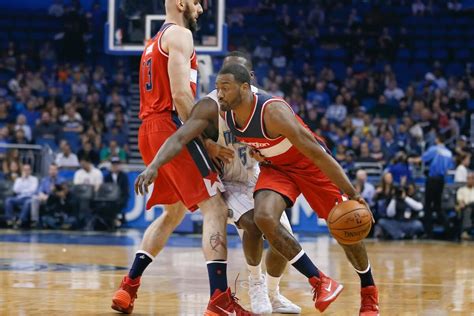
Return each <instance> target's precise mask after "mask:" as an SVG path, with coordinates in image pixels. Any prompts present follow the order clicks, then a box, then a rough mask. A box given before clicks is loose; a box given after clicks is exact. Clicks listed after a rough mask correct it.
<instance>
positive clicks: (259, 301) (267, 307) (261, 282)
mask: <svg viewBox="0 0 474 316" xmlns="http://www.w3.org/2000/svg"><path fill="white" fill-rule="evenodd" d="M249 297H250V306H251V307H252V312H254V313H258V314H271V313H272V304H271V303H270V299H269V298H268V290H267V282H266V280H265V276H264V275H261V276H260V279H252V278H251V277H250V276H249Z"/></svg>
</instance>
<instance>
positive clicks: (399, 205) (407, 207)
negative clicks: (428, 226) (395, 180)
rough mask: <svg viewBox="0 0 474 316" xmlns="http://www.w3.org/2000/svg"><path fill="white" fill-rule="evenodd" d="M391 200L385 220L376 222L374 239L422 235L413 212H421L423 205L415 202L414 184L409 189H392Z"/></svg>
mask: <svg viewBox="0 0 474 316" xmlns="http://www.w3.org/2000/svg"><path fill="white" fill-rule="evenodd" d="M393 190H394V192H393V194H392V198H391V199H390V202H389V204H388V206H387V216H386V218H381V219H379V220H378V222H377V224H376V225H375V227H374V237H376V238H389V239H394V240H398V239H407V238H413V237H417V236H418V237H419V236H421V235H422V234H423V231H424V230H423V224H422V223H421V221H420V220H419V219H417V218H415V216H413V212H417V213H419V212H420V211H422V210H423V204H422V203H421V202H419V201H417V200H416V198H415V196H414V195H415V193H416V188H415V186H414V184H411V185H410V186H409V187H407V188H404V187H394V188H393Z"/></svg>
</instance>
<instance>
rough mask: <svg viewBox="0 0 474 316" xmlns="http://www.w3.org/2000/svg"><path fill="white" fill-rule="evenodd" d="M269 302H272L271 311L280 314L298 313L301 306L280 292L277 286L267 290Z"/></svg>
mask: <svg viewBox="0 0 474 316" xmlns="http://www.w3.org/2000/svg"><path fill="white" fill-rule="evenodd" d="M268 296H269V297H270V302H271V303H272V312H273V313H280V314H299V313H301V307H299V306H298V305H296V304H294V303H293V302H292V301H290V300H289V299H287V298H286V297H284V296H283V295H281V294H280V291H279V287H278V288H277V290H276V291H270V292H268Z"/></svg>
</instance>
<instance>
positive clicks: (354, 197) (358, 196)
mask: <svg viewBox="0 0 474 316" xmlns="http://www.w3.org/2000/svg"><path fill="white" fill-rule="evenodd" d="M349 199H350V200H354V201H357V202H359V203H360V204H362V205H364V206H365V207H366V208H367V209H368V210H369V211H370V213H372V211H371V210H370V207H369V204H368V203H367V202H366V201H365V200H364V198H363V197H362V196H360V195H359V194H357V195H354V196H353V197H349ZM372 223H375V219H374V215H373V214H372Z"/></svg>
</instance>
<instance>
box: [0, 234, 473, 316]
mask: <svg viewBox="0 0 474 316" xmlns="http://www.w3.org/2000/svg"><path fill="white" fill-rule="evenodd" d="M140 236H141V233H139V232H134V231H129V232H123V233H116V234H90V233H89V234H85V233H71V232H66V233H57V232H54V233H51V232H50V233H48V232H14V231H9V230H0V315H1V316H4V315H21V316H23V315H117V314H116V313H115V312H114V311H112V310H111V309H110V301H111V296H112V294H113V292H114V290H115V289H116V287H117V286H118V284H119V282H120V279H121V277H122V275H124V274H125V273H126V272H127V270H128V269H127V267H128V265H129V264H130V263H131V261H132V260H133V257H134V251H135V250H136V249H137V247H138V243H139V241H140ZM300 240H301V241H302V244H303V247H304V248H305V250H306V251H307V252H308V253H309V255H310V256H311V258H313V259H314V261H315V262H316V263H317V264H318V266H319V267H320V269H322V270H323V271H324V272H325V273H327V274H329V275H331V276H332V277H334V278H336V279H337V280H339V281H340V282H342V283H343V284H344V285H345V289H344V291H343V292H342V294H341V296H340V297H339V298H338V300H337V301H336V302H335V303H333V305H331V307H330V308H329V309H328V310H327V311H326V312H325V313H324V315H358V307H359V282H358V281H359V280H358V277H357V276H356V274H355V272H354V271H353V270H352V268H351V266H350V265H349V263H348V262H347V261H346V259H345V257H344V254H343V252H342V250H341V249H340V248H339V246H337V244H335V243H334V241H333V240H331V239H330V238H328V237H327V236H319V237H317V238H314V237H300ZM229 245H230V247H232V248H231V249H230V250H229V273H228V276H229V280H230V283H231V284H232V288H234V280H235V278H236V277H237V275H238V274H239V273H240V276H239V279H238V280H237V296H239V297H240V298H241V302H243V304H244V305H246V306H249V305H248V303H249V302H248V296H247V290H246V282H245V281H246V278H247V273H246V269H245V265H244V258H243V255H242V252H241V249H240V244H239V241H238V239H236V238H235V237H231V238H230V240H229ZM199 246H200V240H199V238H198V237H181V236H175V237H173V238H172V239H171V240H170V242H169V246H168V247H167V248H166V249H165V251H164V252H163V253H162V254H161V255H160V256H159V257H158V258H157V260H156V261H155V262H154V263H153V264H152V266H151V267H150V268H149V269H148V270H147V271H146V273H145V275H144V278H143V281H142V286H141V288H140V290H139V293H138V299H137V301H136V304H135V312H134V315H186V316H194V315H202V314H203V310H204V307H205V306H206V304H207V301H208V298H209V296H208V284H207V272H206V268H205V265H204V259H203V256H202V254H201V251H200V248H199ZM367 248H368V250H369V252H370V257H371V263H372V266H373V270H374V273H375V278H376V282H377V284H378V287H379V291H380V304H381V305H380V307H381V315H387V316H399V315H426V316H437V315H474V243H462V244H455V243H445V242H421V241H418V242H375V241H368V242H367ZM281 287H282V293H283V294H284V295H286V296H287V297H288V298H290V299H292V300H293V301H294V302H295V303H297V304H299V305H300V306H301V307H302V308H303V312H302V315H318V314H319V313H318V312H317V311H315V310H314V309H313V307H312V301H311V297H312V294H311V289H310V287H309V285H308V284H307V282H306V280H305V279H304V278H303V277H302V276H300V275H299V274H298V272H296V270H294V269H293V268H292V267H290V268H289V269H288V271H287V273H286V274H285V276H284V278H283V281H282V284H281Z"/></svg>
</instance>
